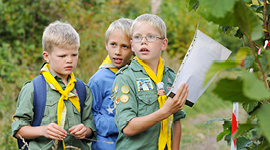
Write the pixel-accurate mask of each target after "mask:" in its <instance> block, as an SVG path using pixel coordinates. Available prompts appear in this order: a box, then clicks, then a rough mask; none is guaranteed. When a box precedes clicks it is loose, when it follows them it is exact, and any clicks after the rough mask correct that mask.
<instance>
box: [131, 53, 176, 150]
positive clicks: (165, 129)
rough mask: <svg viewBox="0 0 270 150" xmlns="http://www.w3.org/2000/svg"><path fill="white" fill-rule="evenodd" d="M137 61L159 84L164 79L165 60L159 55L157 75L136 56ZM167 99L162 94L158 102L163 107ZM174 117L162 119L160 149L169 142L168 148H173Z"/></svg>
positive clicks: (162, 149) (169, 149)
mask: <svg viewBox="0 0 270 150" xmlns="http://www.w3.org/2000/svg"><path fill="white" fill-rule="evenodd" d="M135 59H136V60H137V62H138V63H139V64H140V65H142V66H143V68H144V70H145V71H146V72H147V74H148V75H149V76H150V78H151V79H152V80H153V81H154V82H155V83H156V84H157V83H159V82H161V81H162V78H163V71H164V62H163V60H162V59H161V57H159V64H158V69H157V75H156V74H155V72H154V71H153V70H152V69H151V68H150V67H149V66H148V65H146V64H145V63H144V62H143V61H142V60H140V59H139V58H138V57H136V58H135ZM166 100H167V96H166V95H160V96H159V97H158V103H159V108H161V107H162V106H163V105H164V103H165V102H166ZM172 118H173V115H171V116H169V117H168V120H167V119H164V120H162V121H161V128H160V134H159V139H158V150H164V149H165V147H166V144H167V147H168V150H171V124H172V122H171V119H172Z"/></svg>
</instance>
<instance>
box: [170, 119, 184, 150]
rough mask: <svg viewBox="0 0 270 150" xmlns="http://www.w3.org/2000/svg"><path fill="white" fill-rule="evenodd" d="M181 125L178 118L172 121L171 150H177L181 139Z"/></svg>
mask: <svg viewBox="0 0 270 150" xmlns="http://www.w3.org/2000/svg"><path fill="white" fill-rule="evenodd" d="M181 133H182V127H181V122H180V120H178V121H175V122H174V123H173V140H172V150H179V148H180V141H181Z"/></svg>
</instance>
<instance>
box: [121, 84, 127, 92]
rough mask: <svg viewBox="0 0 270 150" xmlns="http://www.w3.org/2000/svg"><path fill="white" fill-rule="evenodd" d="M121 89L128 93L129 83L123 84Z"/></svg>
mask: <svg viewBox="0 0 270 150" xmlns="http://www.w3.org/2000/svg"><path fill="white" fill-rule="evenodd" d="M121 91H122V93H124V94H127V93H128V92H129V88H128V86H127V85H123V86H122V87H121Z"/></svg>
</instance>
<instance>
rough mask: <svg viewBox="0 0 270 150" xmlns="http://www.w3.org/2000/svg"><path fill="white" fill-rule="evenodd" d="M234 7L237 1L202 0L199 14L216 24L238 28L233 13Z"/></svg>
mask: <svg viewBox="0 0 270 150" xmlns="http://www.w3.org/2000/svg"><path fill="white" fill-rule="evenodd" d="M234 5H235V0H227V1H224V0H215V1H209V0H201V1H200V7H199V9H198V13H199V14H200V15H201V16H203V17H204V18H205V19H206V20H208V21H212V22H214V23H216V24H219V25H222V26H237V21H236V18H235V16H234V11H233V10H234V9H233V8H234ZM213 8H214V9H213Z"/></svg>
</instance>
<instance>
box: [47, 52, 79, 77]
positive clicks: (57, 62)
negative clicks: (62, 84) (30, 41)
mask: <svg viewBox="0 0 270 150" xmlns="http://www.w3.org/2000/svg"><path fill="white" fill-rule="evenodd" d="M43 57H44V59H45V60H46V62H48V63H49V65H50V68H49V69H50V71H51V72H52V73H53V74H55V75H57V76H59V77H60V78H62V80H67V77H68V75H69V74H70V73H72V72H73V71H74V69H75V68H76V66H77V62H78V49H65V48H58V47H54V48H53V49H52V50H51V52H49V53H48V52H46V51H44V52H43Z"/></svg>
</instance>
